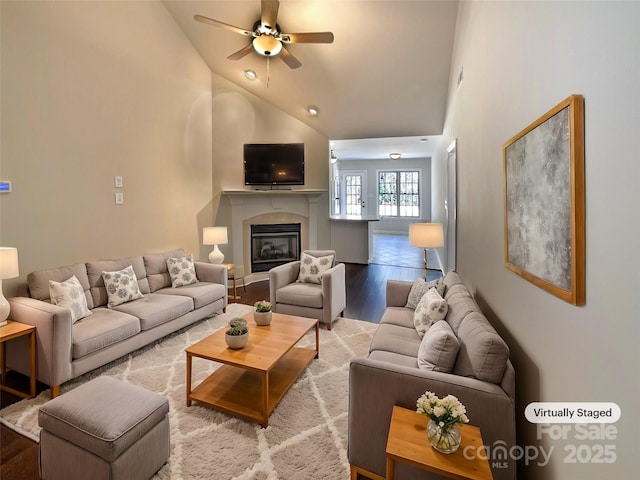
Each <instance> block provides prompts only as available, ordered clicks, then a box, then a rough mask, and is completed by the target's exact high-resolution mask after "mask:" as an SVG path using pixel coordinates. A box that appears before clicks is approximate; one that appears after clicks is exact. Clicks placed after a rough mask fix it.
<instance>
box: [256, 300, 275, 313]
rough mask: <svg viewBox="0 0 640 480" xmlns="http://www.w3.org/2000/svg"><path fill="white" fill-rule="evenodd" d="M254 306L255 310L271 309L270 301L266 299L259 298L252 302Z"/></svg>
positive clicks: (265, 310)
mask: <svg viewBox="0 0 640 480" xmlns="http://www.w3.org/2000/svg"><path fill="white" fill-rule="evenodd" d="M254 307H256V312H270V311H271V302H267V301H266V300H260V301H259V302H256V303H255V304H254Z"/></svg>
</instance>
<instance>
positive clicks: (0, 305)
mask: <svg viewBox="0 0 640 480" xmlns="http://www.w3.org/2000/svg"><path fill="white" fill-rule="evenodd" d="M8 317H9V302H7V299H6V298H4V294H3V293H2V280H0V327H4V326H5V325H6V324H7V318H8Z"/></svg>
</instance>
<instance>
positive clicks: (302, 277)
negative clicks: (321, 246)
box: [298, 252, 335, 284]
mask: <svg viewBox="0 0 640 480" xmlns="http://www.w3.org/2000/svg"><path fill="white" fill-rule="evenodd" d="M334 258H335V256H334V255H326V256H323V257H314V256H313V255H309V254H308V253H305V252H302V255H301V256H300V273H299V275H298V280H299V281H300V282H302V283H318V284H320V283H322V275H323V274H324V272H326V271H327V270H329V269H330V268H331V267H332V266H333V259H334Z"/></svg>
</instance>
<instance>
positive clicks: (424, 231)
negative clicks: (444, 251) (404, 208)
mask: <svg viewBox="0 0 640 480" xmlns="http://www.w3.org/2000/svg"><path fill="white" fill-rule="evenodd" d="M409 243H411V245H412V246H414V247H421V248H436V247H442V246H443V245H444V232H443V229H442V224H441V223H412V224H410V225H409Z"/></svg>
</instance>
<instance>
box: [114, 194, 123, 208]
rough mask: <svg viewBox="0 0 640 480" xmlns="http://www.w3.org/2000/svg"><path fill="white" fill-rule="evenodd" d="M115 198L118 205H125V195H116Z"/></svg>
mask: <svg viewBox="0 0 640 480" xmlns="http://www.w3.org/2000/svg"><path fill="white" fill-rule="evenodd" d="M115 198H116V205H123V204H124V193H120V192H118V193H116V194H115Z"/></svg>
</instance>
